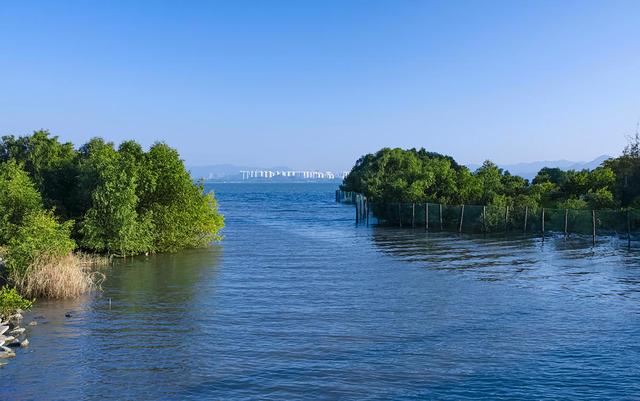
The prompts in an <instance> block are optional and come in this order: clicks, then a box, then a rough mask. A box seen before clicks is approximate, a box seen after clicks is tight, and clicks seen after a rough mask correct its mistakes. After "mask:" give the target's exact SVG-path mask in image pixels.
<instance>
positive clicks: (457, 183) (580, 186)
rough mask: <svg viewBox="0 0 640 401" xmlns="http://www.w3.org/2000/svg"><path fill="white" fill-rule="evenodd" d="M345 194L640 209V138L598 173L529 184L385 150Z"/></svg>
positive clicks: (443, 159) (429, 156)
mask: <svg viewBox="0 0 640 401" xmlns="http://www.w3.org/2000/svg"><path fill="white" fill-rule="evenodd" d="M342 189H343V190H345V191H354V192H360V193H363V194H364V195H366V196H367V197H368V198H369V199H372V200H373V201H374V202H377V203H379V204H389V203H395V202H416V203H422V202H432V203H442V204H477V205H500V206H516V205H517V206H529V207H530V208H532V209H536V208H539V207H547V208H568V209H587V208H590V209H612V208H618V207H640V138H639V136H638V135H636V136H635V137H634V138H632V140H631V141H630V143H629V145H628V146H627V148H626V149H625V150H624V152H623V154H622V156H620V157H618V158H613V159H609V160H607V161H605V162H604V163H603V164H602V165H601V166H599V167H598V168H596V169H594V170H591V171H589V170H582V171H574V170H569V171H563V170H561V169H558V168H543V169H542V170H540V171H539V172H538V174H537V175H536V177H535V178H534V179H533V180H532V181H531V182H529V181H528V180H526V179H524V178H522V177H519V176H515V175H511V174H510V173H509V172H508V171H503V170H502V169H500V168H499V167H498V166H496V165H495V164H494V163H492V162H490V161H486V162H484V164H483V165H482V166H481V167H480V168H478V169H477V170H476V171H474V172H472V171H470V170H469V169H468V168H467V167H465V166H461V165H459V164H457V163H456V162H455V161H454V160H453V159H452V158H451V157H449V156H443V155H440V154H437V153H431V152H427V151H425V150H424V149H420V150H416V149H409V150H403V149H399V148H396V149H389V148H384V149H381V150H380V151H378V152H377V153H375V154H368V155H365V156H363V157H362V158H360V159H359V160H358V161H357V162H356V164H355V166H354V167H353V169H352V170H351V172H350V173H349V174H348V175H347V177H346V178H345V180H344V182H343V185H342Z"/></svg>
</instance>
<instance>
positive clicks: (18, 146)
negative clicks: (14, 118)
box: [0, 130, 224, 346]
mask: <svg viewBox="0 0 640 401" xmlns="http://www.w3.org/2000/svg"><path fill="white" fill-rule="evenodd" d="M223 226H224V218H223V216H222V215H221V214H220V213H219V212H218V206H217V202H216V199H215V197H214V195H213V193H205V192H204V187H203V184H202V182H198V183H194V181H193V180H192V178H191V176H190V174H189V172H188V171H187V169H186V168H185V166H184V163H183V161H182V160H181V159H180V156H179V154H178V152H177V151H176V150H175V149H173V148H171V147H169V146H168V145H167V144H165V143H162V142H156V143H155V144H153V145H152V146H151V147H150V148H149V150H148V151H144V150H143V148H142V147H141V146H140V145H139V144H138V143H136V142H135V141H125V142H122V143H121V144H120V145H119V146H118V147H117V148H116V147H115V145H114V144H113V143H111V142H106V141H105V140H103V139H101V138H93V139H91V140H90V141H89V142H87V143H86V144H84V145H82V146H80V147H78V148H76V147H74V145H73V144H71V143H68V142H67V143H62V142H60V141H59V140H58V137H57V136H52V135H51V134H50V133H49V132H48V131H46V130H40V131H35V132H34V133H33V134H32V135H29V136H22V137H15V136H3V137H2V139H1V140H0V288H2V290H1V291H0V323H2V322H7V321H10V320H12V319H10V317H11V316H15V315H16V314H19V311H20V310H25V309H28V308H29V307H30V306H31V304H32V301H33V300H35V299H37V298H71V297H76V296H78V295H80V294H82V293H85V292H88V291H90V290H92V289H95V288H98V287H99V285H100V282H101V280H102V279H103V278H104V275H103V274H102V273H100V272H99V271H98V270H97V268H99V267H100V266H105V265H108V264H109V262H110V260H111V258H113V257H126V256H133V255H140V254H149V253H163V252H176V251H179V250H182V249H187V248H198V247H205V246H208V245H209V244H210V243H211V242H214V241H219V240H220V239H221V237H220V235H219V231H220V229H222V227H223ZM4 326H6V325H3V324H0V331H2V330H3V327H4ZM4 330H6V329H4ZM13 330H15V328H14V329H13ZM5 342H6V337H4V336H3V335H2V333H0V346H3V344H4V343H5Z"/></svg>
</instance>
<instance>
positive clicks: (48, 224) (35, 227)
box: [6, 211, 75, 279]
mask: <svg viewBox="0 0 640 401" xmlns="http://www.w3.org/2000/svg"><path fill="white" fill-rule="evenodd" d="M72 226H73V222H72V221H67V222H65V223H59V222H58V220H56V218H55V217H54V216H53V213H52V212H50V211H38V212H33V213H30V214H29V215H27V216H26V217H25V218H24V221H23V222H22V224H21V225H20V226H19V227H18V228H17V230H16V232H15V235H14V236H13V237H12V238H11V239H10V240H9V242H8V244H7V262H6V264H7V268H8V269H9V275H10V277H11V278H12V279H16V278H20V276H22V275H23V274H24V273H25V271H26V270H27V268H28V267H29V266H30V265H32V264H33V263H34V262H36V261H37V260H52V259H57V258H62V257H63V256H66V255H68V254H69V253H71V252H72V251H73V249H74V248H75V242H74V241H73V240H72V239H71V238H70V234H71V228H72Z"/></svg>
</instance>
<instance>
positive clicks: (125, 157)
mask: <svg viewBox="0 0 640 401" xmlns="http://www.w3.org/2000/svg"><path fill="white" fill-rule="evenodd" d="M92 146H94V147H93V148H92V149H90V150H89V153H88V154H87V155H88V157H87V159H88V163H87V170H86V171H89V172H90V174H92V177H91V180H87V185H92V184H91V183H93V182H95V183H96V187H95V189H94V190H93V191H92V193H91V207H90V208H89V210H88V211H87V212H86V214H85V216H84V219H83V221H82V223H81V226H80V230H79V233H80V235H81V241H80V244H81V245H82V247H84V248H87V249H91V250H93V251H98V252H107V253H109V254H114V255H117V256H127V255H136V254H140V253H145V252H150V251H153V250H154V248H153V230H154V227H153V223H152V220H151V214H150V213H142V214H139V213H138V211H137V207H138V195H137V194H136V190H137V188H138V187H137V178H138V177H137V176H138V174H139V172H140V168H139V167H138V165H137V164H136V162H135V160H133V159H132V158H131V157H130V156H131V155H130V154H127V153H126V152H122V153H118V152H116V151H115V150H114V149H113V147H112V146H109V145H104V146H103V145H102V144H100V143H94V144H93V145H92ZM91 152H95V153H91Z"/></svg>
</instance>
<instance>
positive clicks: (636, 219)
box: [336, 191, 640, 241]
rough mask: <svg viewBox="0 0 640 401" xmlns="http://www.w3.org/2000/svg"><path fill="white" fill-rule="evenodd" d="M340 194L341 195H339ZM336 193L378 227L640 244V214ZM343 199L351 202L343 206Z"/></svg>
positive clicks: (338, 199) (361, 216)
mask: <svg viewBox="0 0 640 401" xmlns="http://www.w3.org/2000/svg"><path fill="white" fill-rule="evenodd" d="M338 192H342V191H338ZM346 194H349V195H344V196H343V194H338V193H336V201H338V202H343V203H351V204H355V205H356V218H357V219H360V220H364V219H365V218H366V217H367V216H368V215H369V214H370V215H371V216H373V217H375V218H376V221H377V224H379V225H389V226H399V227H423V228H425V229H427V230H430V231H453V232H460V233H469V234H483V233H486V234H489V233H496V234H497V233H524V234H532V235H533V234H544V233H560V234H565V235H570V234H578V235H589V236H594V237H595V236H596V235H598V236H600V235H610V236H619V237H624V238H628V239H629V240H630V241H631V240H635V241H638V240H640V210H636V209H620V210H577V209H553V208H541V207H531V206H515V207H509V206H495V205H489V206H478V205H444V204H438V203H387V204H380V203H372V202H369V201H367V199H366V197H364V196H363V195H361V194H357V193H346ZM342 199H347V201H346V202H345V201H343V200H342Z"/></svg>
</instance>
